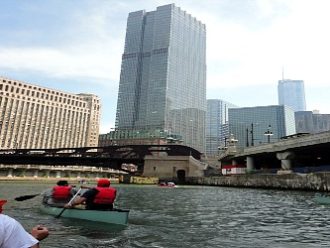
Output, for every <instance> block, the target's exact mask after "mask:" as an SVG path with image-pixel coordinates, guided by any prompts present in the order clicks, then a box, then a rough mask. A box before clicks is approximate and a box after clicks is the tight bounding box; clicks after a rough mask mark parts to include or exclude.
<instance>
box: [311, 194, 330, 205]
mask: <svg viewBox="0 0 330 248" xmlns="http://www.w3.org/2000/svg"><path fill="white" fill-rule="evenodd" d="M314 201H315V202H316V203H318V204H326V205H328V204H330V197H329V196H324V195H321V194H316V195H315V197H314Z"/></svg>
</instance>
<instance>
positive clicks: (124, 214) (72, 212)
mask: <svg viewBox="0 0 330 248" xmlns="http://www.w3.org/2000/svg"><path fill="white" fill-rule="evenodd" d="M62 210H63V208H62V207H53V206H50V205H47V204H42V206H41V211H42V212H43V213H46V214H50V215H53V216H58V215H59V214H60V213H61V212H62ZM128 214H129V210H125V209H117V208H116V209H113V210H86V209H83V208H68V209H66V210H65V211H64V212H63V213H62V214H61V218H62V217H63V218H72V219H81V220H89V221H97V222H103V223H109V224H116V225H127V224H128Z"/></svg>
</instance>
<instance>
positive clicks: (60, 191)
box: [52, 186, 72, 200]
mask: <svg viewBox="0 0 330 248" xmlns="http://www.w3.org/2000/svg"><path fill="white" fill-rule="evenodd" d="M71 188H72V187H71V186H55V187H53V194H52V197H53V199H55V200H65V199H68V198H70V197H71Z"/></svg>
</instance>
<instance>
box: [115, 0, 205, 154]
mask: <svg viewBox="0 0 330 248" xmlns="http://www.w3.org/2000/svg"><path fill="white" fill-rule="evenodd" d="M205 115H206V29H205V25H204V24H202V23H201V22H200V21H198V20H196V18H194V17H192V16H191V15H190V14H188V13H187V12H185V11H183V10H181V9H180V8H179V7H176V6H175V5H174V4H170V5H165V6H160V7H157V10H156V11H151V12H145V11H144V10H141V11H136V12H132V13H129V16H128V20H127V29H126V40H125V49H124V54H123V55H122V65H121V75H120V83H119V92H118V101H117V113H116V129H117V130H131V131H133V132H134V131H135V132H142V131H144V132H150V133H153V134H155V133H162V134H167V135H171V136H175V137H181V139H182V141H183V144H185V145H188V146H191V147H194V148H196V149H198V150H199V151H201V152H204V150H205Z"/></svg>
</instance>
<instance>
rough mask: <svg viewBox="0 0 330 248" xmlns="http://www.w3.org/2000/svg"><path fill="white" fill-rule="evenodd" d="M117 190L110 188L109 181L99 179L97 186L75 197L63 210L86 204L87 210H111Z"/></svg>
mask: <svg viewBox="0 0 330 248" xmlns="http://www.w3.org/2000/svg"><path fill="white" fill-rule="evenodd" d="M116 194H117V190H116V189H115V188H113V187H110V180H109V179H107V178H102V179H99V180H98V182H97V186H96V187H94V188H90V189H88V190H87V191H86V192H85V193H83V194H82V196H77V197H76V198H75V199H74V200H73V201H72V202H71V203H70V204H66V205H65V206H64V207H65V208H72V207H74V206H75V205H79V204H86V209H89V210H111V209H113V203H114V201H115V199H116Z"/></svg>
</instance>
